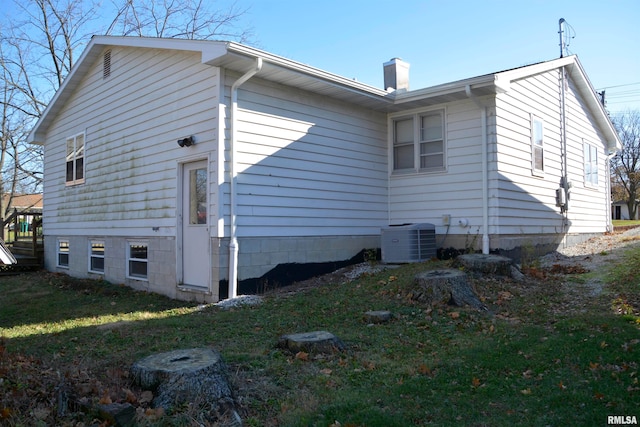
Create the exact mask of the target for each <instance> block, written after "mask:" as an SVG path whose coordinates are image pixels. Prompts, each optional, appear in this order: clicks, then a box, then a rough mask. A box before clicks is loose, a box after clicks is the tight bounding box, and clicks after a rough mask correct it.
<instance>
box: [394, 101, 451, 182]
mask: <svg viewBox="0 0 640 427" xmlns="http://www.w3.org/2000/svg"><path fill="white" fill-rule="evenodd" d="M436 114H437V115H439V116H440V124H441V131H442V134H441V137H442V138H440V139H428V138H427V139H424V140H423V138H422V137H423V132H422V131H423V129H422V123H423V120H424V118H425V117H427V116H433V115H436ZM446 116H447V113H446V109H445V108H435V109H429V110H420V111H416V112H414V113H412V114H401V115H397V116H390V118H389V119H390V139H391V144H390V156H391V162H390V169H391V174H392V175H406V174H432V173H442V172H446V171H447V123H446ZM404 120H411V123H412V131H413V141H412V142H411V146H412V147H413V150H412V152H413V155H412V156H413V157H412V159H413V166H412V167H410V168H396V158H397V156H396V147H399V146H408V145H409V143H408V142H401V143H397V142H396V141H397V139H396V138H397V137H396V134H397V131H396V129H397V123H398V122H401V121H404ZM439 141H441V143H442V151H440V152H438V153H435V154H438V155H441V159H442V166H438V167H430V168H427V167H421V161H422V158H423V157H424V155H423V154H422V151H421V148H422V145H423V144H426V143H432V142H439ZM430 155H434V153H432V154H430Z"/></svg>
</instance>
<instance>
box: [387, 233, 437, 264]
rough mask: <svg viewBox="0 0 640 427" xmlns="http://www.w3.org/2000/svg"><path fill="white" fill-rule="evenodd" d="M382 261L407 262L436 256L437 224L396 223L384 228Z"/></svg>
mask: <svg viewBox="0 0 640 427" xmlns="http://www.w3.org/2000/svg"><path fill="white" fill-rule="evenodd" d="M381 248H382V262H386V263H406V262H419V261H425V260H429V259H431V258H435V257H436V226H435V225H433V224H428V223H422V224H408V225H396V226H390V227H386V228H383V229H382V245H381Z"/></svg>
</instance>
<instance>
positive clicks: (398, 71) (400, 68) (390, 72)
mask: <svg viewBox="0 0 640 427" xmlns="http://www.w3.org/2000/svg"><path fill="white" fill-rule="evenodd" d="M382 66H383V68H384V89H385V90H387V91H389V92H392V91H394V90H397V91H399V90H409V63H408V62H404V61H403V60H402V59H400V58H393V59H391V60H390V61H389V62H385V63H384V64H382Z"/></svg>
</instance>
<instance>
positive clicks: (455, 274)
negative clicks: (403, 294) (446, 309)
mask: <svg viewBox="0 0 640 427" xmlns="http://www.w3.org/2000/svg"><path fill="white" fill-rule="evenodd" d="M415 284H416V289H414V290H413V292H412V294H411V298H412V299H413V300H416V301H420V302H425V303H427V304H429V305H432V306H433V305H437V304H453V305H456V306H460V307H462V306H465V305H469V306H471V307H474V308H477V309H479V310H486V309H487V308H486V307H485V305H484V304H482V302H481V301H480V299H479V298H478V296H477V295H476V293H475V291H474V290H473V289H472V287H471V285H470V284H469V282H468V280H467V275H466V274H465V273H464V272H462V271H460V270H454V269H444V270H430V271H425V272H422V273H420V274H417V275H416V276H415Z"/></svg>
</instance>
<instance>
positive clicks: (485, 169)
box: [464, 85, 489, 255]
mask: <svg viewBox="0 0 640 427" xmlns="http://www.w3.org/2000/svg"><path fill="white" fill-rule="evenodd" d="M464 91H465V93H466V94H467V97H468V98H469V99H471V100H472V101H473V102H474V103H475V104H476V105H477V106H478V108H479V109H480V120H481V128H482V253H483V254H485V255H486V254H488V253H489V165H488V160H487V153H488V147H487V145H488V137H487V107H486V106H485V105H484V104H482V102H480V101H479V100H478V97H477V96H475V95H474V94H473V93H472V92H471V85H466V86H465V88H464Z"/></svg>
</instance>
